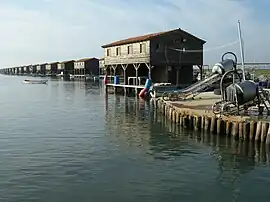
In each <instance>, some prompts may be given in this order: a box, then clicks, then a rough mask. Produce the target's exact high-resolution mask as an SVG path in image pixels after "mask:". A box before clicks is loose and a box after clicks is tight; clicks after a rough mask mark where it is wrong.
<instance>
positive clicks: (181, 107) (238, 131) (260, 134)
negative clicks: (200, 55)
mask: <svg viewBox="0 0 270 202" xmlns="http://www.w3.org/2000/svg"><path fill="white" fill-rule="evenodd" d="M220 99H221V96H220V95H215V94H214V93H213V92H206V93H201V94H200V95H199V96H198V97H196V98H194V99H193V100H185V101H164V100H162V99H160V98H157V99H154V107H155V110H156V111H157V113H160V114H161V115H164V116H165V117H166V118H168V119H169V120H171V121H172V122H174V123H175V124H177V125H179V126H180V127H183V128H187V129H193V130H195V131H201V132H207V133H210V134H216V135H224V136H231V137H233V138H234V139H239V140H250V141H256V142H261V143H266V144H270V121H269V120H267V119H266V118H263V117H260V116H257V115H254V116H250V115H239V116H226V115H216V114H214V113H213V112H212V106H213V104H214V103H215V102H217V101H219V100H220Z"/></svg>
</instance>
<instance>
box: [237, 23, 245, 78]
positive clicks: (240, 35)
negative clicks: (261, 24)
mask: <svg viewBox="0 0 270 202" xmlns="http://www.w3.org/2000/svg"><path fill="white" fill-rule="evenodd" d="M238 35H239V42H240V54H241V59H242V72H243V80H246V76H245V60H244V48H243V44H242V42H243V40H242V33H241V27H240V20H238Z"/></svg>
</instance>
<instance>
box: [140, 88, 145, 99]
mask: <svg viewBox="0 0 270 202" xmlns="http://www.w3.org/2000/svg"><path fill="white" fill-rule="evenodd" d="M145 92H146V88H144V89H142V90H141V92H140V93H139V96H140V97H141V98H143V97H144V95H145Z"/></svg>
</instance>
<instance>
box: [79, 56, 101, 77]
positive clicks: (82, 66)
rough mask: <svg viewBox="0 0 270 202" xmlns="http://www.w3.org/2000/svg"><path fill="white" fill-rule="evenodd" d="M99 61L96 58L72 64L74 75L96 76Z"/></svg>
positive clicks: (84, 59)
mask: <svg viewBox="0 0 270 202" xmlns="http://www.w3.org/2000/svg"><path fill="white" fill-rule="evenodd" d="M98 74H99V60H98V59H97V58H83V59H80V60H77V61H75V62H74V75H79V76H85V75H95V76H96V75H98Z"/></svg>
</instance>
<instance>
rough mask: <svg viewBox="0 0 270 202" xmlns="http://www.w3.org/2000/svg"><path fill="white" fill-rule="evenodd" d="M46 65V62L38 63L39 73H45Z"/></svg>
mask: <svg viewBox="0 0 270 202" xmlns="http://www.w3.org/2000/svg"><path fill="white" fill-rule="evenodd" d="M46 65H47V63H43V64H40V73H41V74H43V75H46Z"/></svg>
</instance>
